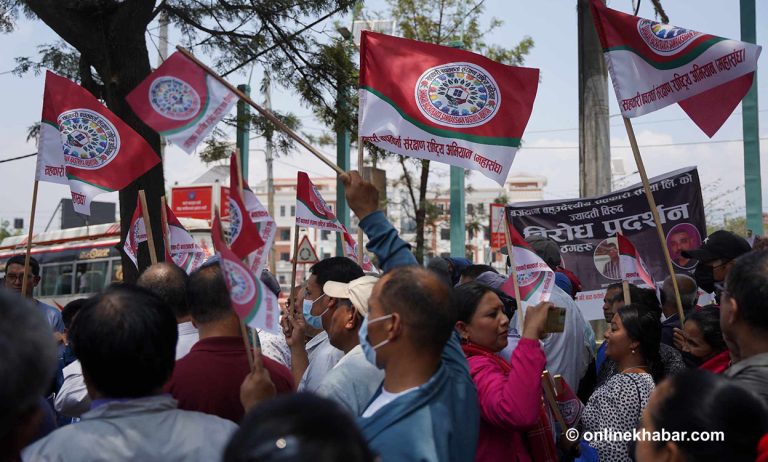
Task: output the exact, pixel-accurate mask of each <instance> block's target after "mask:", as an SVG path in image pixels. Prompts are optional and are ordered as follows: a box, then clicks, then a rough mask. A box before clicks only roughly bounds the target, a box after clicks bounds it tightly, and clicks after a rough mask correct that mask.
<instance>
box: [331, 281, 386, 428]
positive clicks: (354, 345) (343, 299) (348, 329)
mask: <svg viewBox="0 0 768 462" xmlns="http://www.w3.org/2000/svg"><path fill="white" fill-rule="evenodd" d="M378 281H379V278H377V277H373V276H363V277H361V278H358V279H355V280H354V281H352V282H350V283H349V284H344V283H341V282H334V281H328V282H326V283H325V285H324V286H323V291H324V292H325V293H326V295H328V297H331V299H332V300H331V306H332V308H331V310H332V313H331V314H330V315H329V316H325V317H324V318H323V327H324V328H325V331H326V332H328V339H329V340H330V342H331V345H333V346H334V347H336V348H338V349H340V350H342V351H343V352H344V357H343V358H341V360H339V362H338V363H336V366H334V368H333V369H331V370H330V372H328V374H326V376H325V378H324V379H323V381H322V382H321V383H320V386H319V387H318V389H317V394H319V395H320V396H325V397H326V398H330V399H332V400H334V401H336V402H337V403H339V404H341V405H342V406H343V407H345V408H346V409H347V410H349V411H350V413H351V414H352V415H354V416H359V415H360V414H362V413H363V410H365V406H366V405H367V404H368V403H369V402H370V400H371V398H372V397H373V395H374V394H375V393H376V390H378V388H379V386H380V385H381V382H382V380H384V371H382V370H381V369H379V368H378V367H376V366H375V365H374V364H373V361H370V362H369V361H368V360H367V359H366V356H365V353H366V352H364V351H363V348H362V346H361V345H360V342H361V340H360V339H361V338H365V337H366V335H367V332H366V331H365V329H362V328H361V326H362V325H363V322H364V320H365V317H366V316H368V299H369V298H370V296H371V291H372V290H373V286H374V285H376V283H377V282H378ZM366 327H367V326H366ZM368 351H372V350H368Z"/></svg>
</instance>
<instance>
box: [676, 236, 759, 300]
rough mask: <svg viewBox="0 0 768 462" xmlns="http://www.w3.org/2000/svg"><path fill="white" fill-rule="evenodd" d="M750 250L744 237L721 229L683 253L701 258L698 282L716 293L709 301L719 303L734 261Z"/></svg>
mask: <svg viewBox="0 0 768 462" xmlns="http://www.w3.org/2000/svg"><path fill="white" fill-rule="evenodd" d="M750 250H752V247H750V246H749V242H747V240H746V239H744V238H743V237H741V236H739V235H738V234H735V233H732V232H730V231H725V230H719V231H715V232H714V233H712V234H710V235H709V237H707V239H705V240H704V244H703V245H702V246H701V247H700V248H698V249H696V250H684V251H683V252H681V253H682V255H683V256H684V257H686V258H695V259H697V260H699V264H698V265H696V271H695V273H694V275H693V276H694V279H696V284H697V285H698V286H699V287H700V288H701V290H703V291H705V292H707V293H714V300H710V301H708V302H711V303H716V304H718V305H719V304H720V294H721V292H722V290H723V283H724V282H725V278H726V276H727V275H728V272H729V271H730V270H731V268H732V267H733V261H734V260H735V259H736V258H737V257H739V256H741V255H743V254H745V253H747V252H749V251H750ZM703 304H706V303H703Z"/></svg>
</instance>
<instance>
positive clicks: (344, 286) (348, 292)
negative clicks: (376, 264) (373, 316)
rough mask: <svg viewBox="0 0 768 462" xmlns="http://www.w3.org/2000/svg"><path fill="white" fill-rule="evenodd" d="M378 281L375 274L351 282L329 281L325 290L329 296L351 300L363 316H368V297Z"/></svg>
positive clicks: (324, 287)
mask: <svg viewBox="0 0 768 462" xmlns="http://www.w3.org/2000/svg"><path fill="white" fill-rule="evenodd" d="M377 282H379V278H377V277H375V276H363V277H361V278H357V279H355V280H353V281H351V282H349V283H344V282H336V281H328V282H326V283H325V285H324V286H323V292H324V293H325V294H326V295H328V296H329V297H334V298H343V299H347V300H349V301H351V302H352V305H353V306H354V307H355V309H356V310H357V312H358V313H360V315H361V316H368V299H369V298H371V292H372V291H373V286H375V285H376V283H377Z"/></svg>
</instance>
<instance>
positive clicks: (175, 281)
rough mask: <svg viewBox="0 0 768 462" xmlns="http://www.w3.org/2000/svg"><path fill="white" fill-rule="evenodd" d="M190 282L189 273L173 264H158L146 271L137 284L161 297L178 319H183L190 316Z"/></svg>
mask: <svg viewBox="0 0 768 462" xmlns="http://www.w3.org/2000/svg"><path fill="white" fill-rule="evenodd" d="M188 281H189V276H187V273H186V272H185V271H184V270H183V269H181V268H179V267H178V266H176V265H174V264H173V263H157V264H155V265H152V266H150V267H149V268H147V269H146V270H144V272H143V273H142V274H141V276H139V280H138V281H137V282H136V284H137V285H138V286H139V287H143V288H145V289H147V290H149V291H150V292H152V293H154V294H155V295H157V296H158V297H160V298H161V299H162V300H163V301H164V302H165V303H167V304H168V306H170V307H171V309H172V310H173V313H174V314H175V315H176V317H177V318H183V317H184V316H187V315H189V303H187V282H188Z"/></svg>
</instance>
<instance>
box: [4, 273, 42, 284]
mask: <svg viewBox="0 0 768 462" xmlns="http://www.w3.org/2000/svg"><path fill="white" fill-rule="evenodd" d="M36 277H37V276H35V275H34V274H29V275H27V280H28V281H31V280H33V279H35V278H36ZM5 279H6V280H7V281H10V282H16V281H21V280H23V279H24V274H23V273H22V274H6V275H5Z"/></svg>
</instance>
